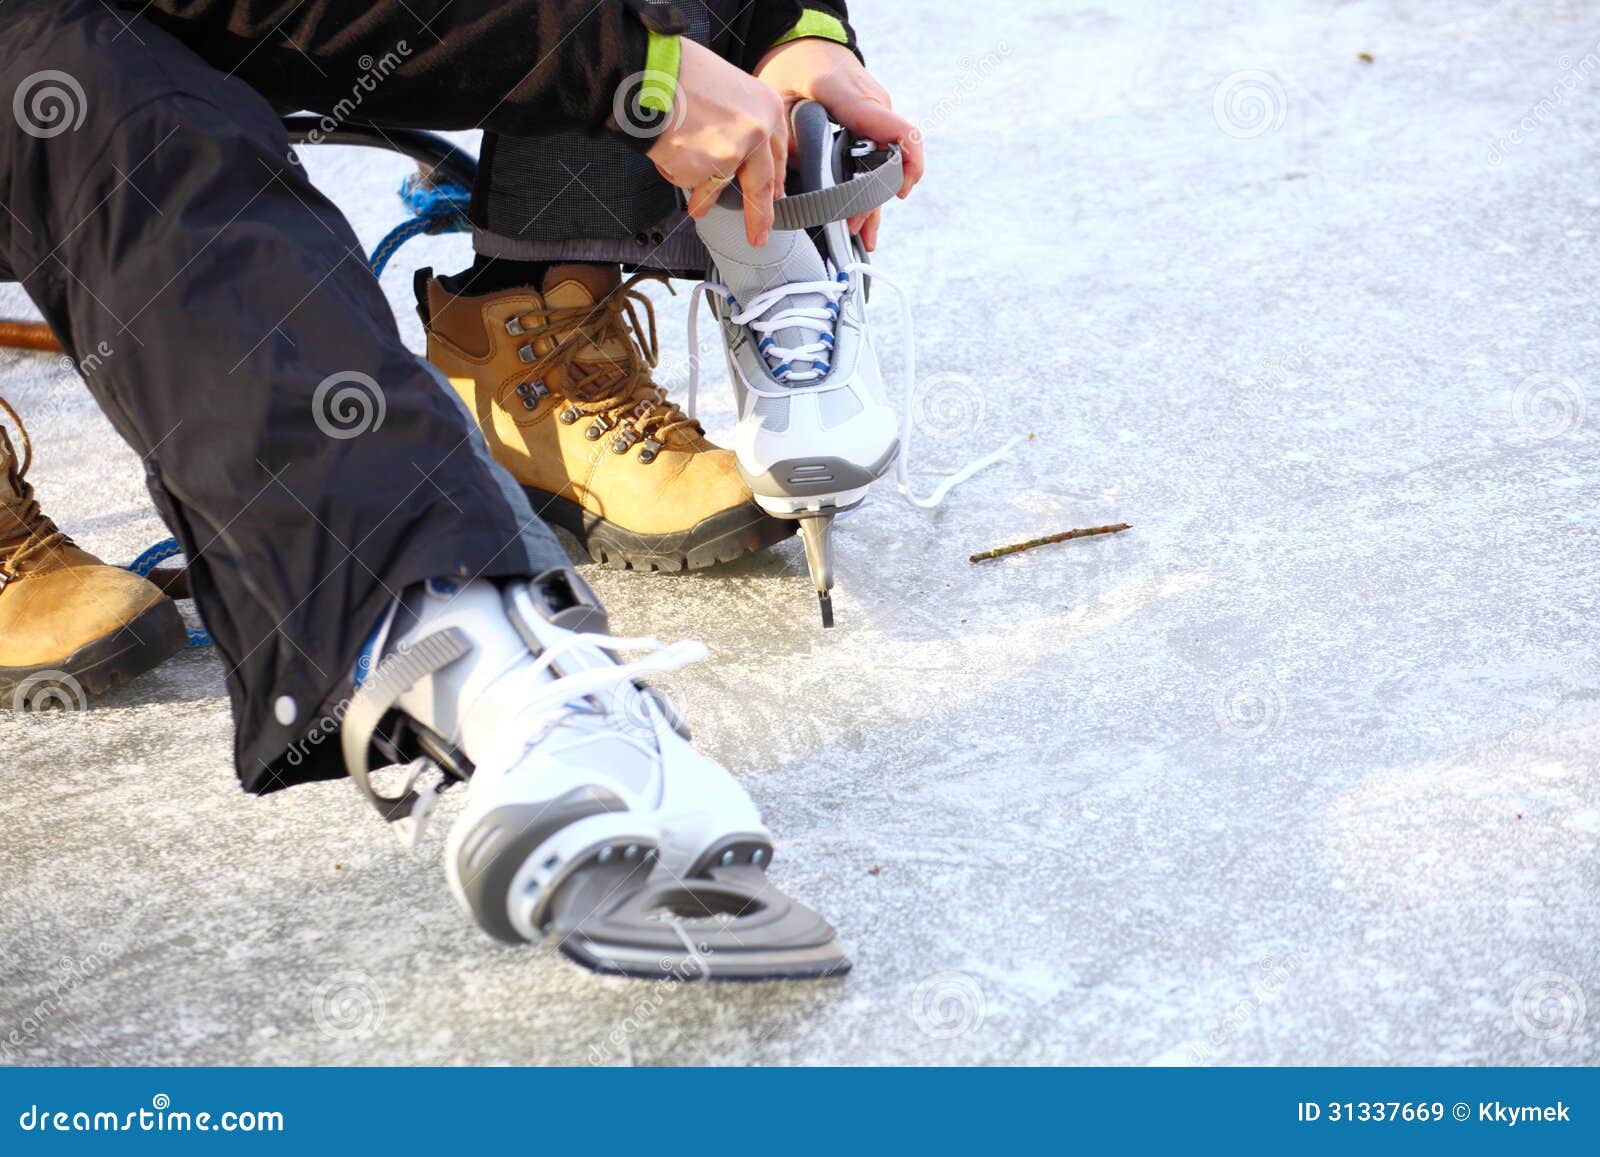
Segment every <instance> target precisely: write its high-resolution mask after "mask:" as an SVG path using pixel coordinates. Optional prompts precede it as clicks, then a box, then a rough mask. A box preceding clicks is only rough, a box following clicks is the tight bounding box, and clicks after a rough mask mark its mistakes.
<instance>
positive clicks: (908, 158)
mask: <svg viewBox="0 0 1600 1157" xmlns="http://www.w3.org/2000/svg"><path fill="white" fill-rule="evenodd" d="M895 143H896V144H898V145H899V146H900V156H901V159H902V160H903V161H904V163H905V167H906V179H905V180H904V181H902V182H901V183H900V198H901V200H904V199H905V198H907V197H909V196H910V195H911V190H912V189H915V188H916V187H917V182H918V181H920V180H922V174H923V173H925V172H927V169H928V160H927V153H926V152H925V150H924V148H923V144H922V130H921V129H919V128H916V127H915V126H913V127H912V129H911V131H910V132H909V133H907V134H906V135H905V138H904V139H903V140H900V141H897V142H895Z"/></svg>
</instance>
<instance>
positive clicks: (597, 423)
mask: <svg viewBox="0 0 1600 1157" xmlns="http://www.w3.org/2000/svg"><path fill="white" fill-rule="evenodd" d="M609 429H611V423H610V422H608V421H606V420H605V419H604V418H596V419H595V420H594V422H593V424H591V425H590V427H589V428H588V429H587V430H585V431H584V432H583V436H584V437H585V438H587V439H589V441H591V442H598V441H599V440H600V438H601V436H602V435H604V434H605V432H606V431H607V430H609Z"/></svg>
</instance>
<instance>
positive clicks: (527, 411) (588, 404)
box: [418, 265, 794, 571]
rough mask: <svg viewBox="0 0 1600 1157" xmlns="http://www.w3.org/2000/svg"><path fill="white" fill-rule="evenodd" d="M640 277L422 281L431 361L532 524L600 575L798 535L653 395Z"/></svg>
mask: <svg viewBox="0 0 1600 1157" xmlns="http://www.w3.org/2000/svg"><path fill="white" fill-rule="evenodd" d="M647 276H652V275H648V274H643V275H637V276H635V277H633V278H632V279H631V280H629V281H628V283H627V284H626V285H624V284H622V283H621V281H622V278H621V274H620V273H619V271H618V270H617V269H616V267H614V266H612V267H609V268H608V267H605V266H597V265H558V266H555V267H553V268H551V270H550V271H549V273H548V274H547V275H546V277H545V281H544V286H543V292H542V293H535V292H534V291H533V290H532V289H526V288H523V289H509V290H502V291H498V292H493V293H485V294H482V295H478V296H472V297H467V296H458V295H457V294H456V293H454V292H453V291H452V289H451V287H450V282H451V280H453V279H439V278H432V277H429V276H427V274H426V272H425V273H424V274H423V275H422V276H420V277H419V278H418V312H419V313H420V314H421V315H422V323H423V325H424V326H425V327H426V328H427V331H428V358H429V360H430V361H432V362H433V364H434V365H435V366H437V367H438V368H439V369H440V370H441V371H443V372H444V374H445V376H447V377H448V378H449V379H450V382H451V384H452V385H453V386H455V388H456V390H457V391H458V392H459V393H460V394H461V396H462V397H463V398H465V399H466V402H467V405H468V407H469V408H470V409H471V410H472V412H473V413H474V414H475V415H476V416H477V419H478V424H479V425H480V426H481V427H482V428H483V432H484V435H485V437H487V438H488V440H489V449H490V451H491V452H492V453H493V454H494V456H495V459H496V460H497V461H498V462H499V463H500V464H501V465H502V466H504V467H505V468H506V469H507V470H509V471H510V472H511V474H512V475H513V476H514V477H515V478H516V480H517V481H518V482H520V483H521V484H522V487H523V489H524V490H526V491H527V493H528V497H529V499H530V501H531V502H532V503H533V509H534V511H535V512H536V513H537V514H539V515H540V517H542V518H544V519H545V520H547V521H548V522H551V523H553V524H554V525H556V526H560V527H563V528H564V529H566V530H568V531H570V532H571V533H572V534H573V535H574V536H576V537H577V539H578V541H579V542H581V543H582V544H583V545H584V547H585V549H587V550H588V552H589V556H590V557H591V558H593V559H594V560H595V561H596V562H599V563H605V564H607V565H610V566H615V567H622V568H635V569H638V570H663V571H677V570H683V569H685V568H689V569H696V568H699V567H706V566H712V565H713V564H715V563H719V562H727V561H728V560H730V559H733V558H737V557H738V556H739V555H742V554H745V553H747V552H749V551H753V550H759V549H761V548H763V547H767V546H771V545H772V544H773V543H775V542H778V541H779V540H781V539H783V538H786V537H788V536H789V535H790V534H792V533H794V524H793V523H792V522H791V521H788V520H784V519H777V518H773V517H772V516H771V515H769V514H767V513H766V512H765V511H763V510H762V509H761V508H760V507H759V506H757V505H756V504H755V502H754V500H753V499H752V498H751V496H750V490H749V488H748V487H747V486H746V485H745V484H744V482H743V481H742V480H741V479H740V477H739V472H738V468H737V466H736V464H735V461H734V456H733V454H732V453H731V452H729V451H727V450H722V449H719V448H718V447H716V446H713V445H712V444H711V443H710V442H708V441H706V438H705V432H704V431H703V430H702V429H701V428H700V425H699V423H697V422H694V421H692V420H691V419H690V418H689V417H688V416H687V415H685V414H684V413H683V411H682V410H680V409H679V408H678V407H677V406H676V405H675V404H673V403H672V402H669V401H668V400H667V398H666V394H665V391H663V390H662V389H661V388H660V387H659V386H657V385H656V384H655V383H654V382H653V381H651V378H650V371H651V369H653V368H654V366H655V364H656V359H657V356H658V355H657V345H656V332H655V310H654V307H653V306H652V305H651V303H650V300H649V299H648V298H647V297H645V296H644V294H642V293H640V292H638V291H637V290H636V289H635V288H634V287H635V285H636V284H637V283H638V282H639V281H640V280H641V279H642V278H643V277H647ZM424 284H425V288H424ZM636 306H642V307H643V309H644V311H645V314H646V316H647V317H648V319H649V327H648V330H646V329H645V328H644V327H643V326H641V325H640V322H639V315H638V312H637V310H636V308H635V307H636Z"/></svg>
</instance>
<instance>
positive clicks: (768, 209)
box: [739, 144, 776, 248]
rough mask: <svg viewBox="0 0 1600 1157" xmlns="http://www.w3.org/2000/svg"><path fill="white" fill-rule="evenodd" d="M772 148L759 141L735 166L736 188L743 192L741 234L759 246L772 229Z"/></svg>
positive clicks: (773, 178)
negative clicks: (755, 147)
mask: <svg viewBox="0 0 1600 1157" xmlns="http://www.w3.org/2000/svg"><path fill="white" fill-rule="evenodd" d="M775 179H776V178H775V177H774V175H773V164H772V149H771V148H769V147H767V145H766V144H763V145H762V146H761V147H760V148H758V149H757V150H756V151H755V152H753V153H751V154H750V156H749V157H747V158H746V159H745V162H744V165H743V166H742V167H741V168H740V169H739V191H740V192H742V193H743V194H744V235H745V238H746V239H747V240H748V241H749V242H750V244H752V245H754V246H756V247H757V248H760V247H761V246H763V245H765V244H766V243H767V235H768V234H769V233H771V231H772V216H773V210H772V186H773V183H774V181H775Z"/></svg>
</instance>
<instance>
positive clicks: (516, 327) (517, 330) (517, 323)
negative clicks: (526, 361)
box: [506, 317, 528, 337]
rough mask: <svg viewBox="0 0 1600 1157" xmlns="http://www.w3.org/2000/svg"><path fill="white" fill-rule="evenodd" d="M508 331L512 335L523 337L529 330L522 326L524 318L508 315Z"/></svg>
mask: <svg viewBox="0 0 1600 1157" xmlns="http://www.w3.org/2000/svg"><path fill="white" fill-rule="evenodd" d="M506 332H507V333H508V334H510V335H511V336H512V337H521V336H522V335H523V334H525V333H527V332H528V331H527V330H525V329H523V328H522V319H521V318H520V317H508V318H506Z"/></svg>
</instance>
